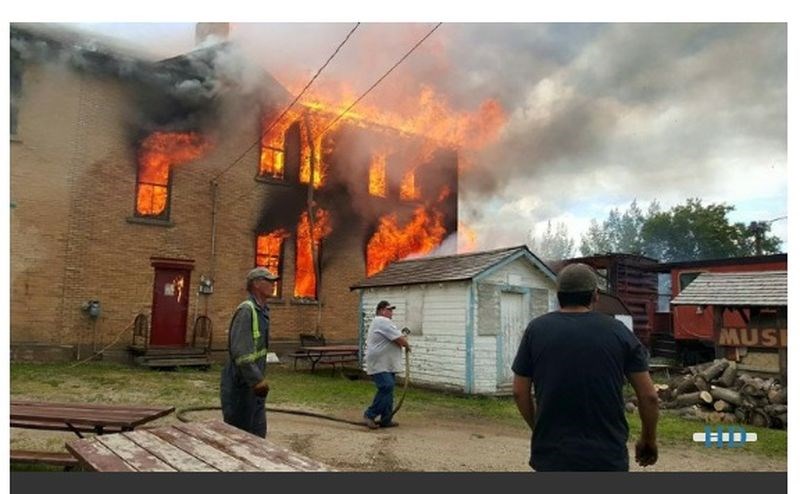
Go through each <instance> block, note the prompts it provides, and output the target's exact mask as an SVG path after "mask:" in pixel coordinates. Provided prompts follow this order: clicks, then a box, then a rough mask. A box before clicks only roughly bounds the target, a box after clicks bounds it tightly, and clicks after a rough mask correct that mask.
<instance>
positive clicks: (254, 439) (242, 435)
mask: <svg viewBox="0 0 800 494" xmlns="http://www.w3.org/2000/svg"><path fill="white" fill-rule="evenodd" d="M196 424H198V425H199V424H203V425H204V426H205V428H206V429H207V430H211V431H216V432H219V433H221V434H224V435H226V436H227V437H230V438H232V439H234V440H235V441H238V442H241V443H244V444H253V445H255V446H256V447H257V448H260V449H263V451H265V452H266V454H267V458H271V459H273V461H275V460H279V461H282V462H285V463H287V464H289V465H292V466H293V467H295V468H297V469H298V470H302V471H304V472H323V471H331V470H333V469H332V468H330V467H329V466H327V465H325V464H324V463H320V462H318V461H316V460H312V459H311V458H307V457H305V456H303V455H300V454H298V453H295V452H294V451H291V450H289V449H286V448H283V447H281V446H278V445H276V444H274V443H272V442H271V441H268V440H266V439H262V438H260V437H258V436H254V435H252V434H248V433H247V432H244V431H242V430H240V429H237V428H236V427H233V426H231V425H228V424H226V423H224V422H221V421H219V420H213V421H209V422H196ZM191 425H195V424H191Z"/></svg>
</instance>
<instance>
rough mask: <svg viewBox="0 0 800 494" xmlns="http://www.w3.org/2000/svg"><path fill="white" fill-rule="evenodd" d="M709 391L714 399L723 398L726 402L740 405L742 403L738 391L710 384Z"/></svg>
mask: <svg viewBox="0 0 800 494" xmlns="http://www.w3.org/2000/svg"><path fill="white" fill-rule="evenodd" d="M710 393H711V396H713V397H714V398H715V399H717V400H725V401H727V402H728V403H732V404H734V405H736V406H741V405H742V404H743V403H744V401H743V400H742V395H741V394H740V393H739V392H738V391H734V390H732V389H727V388H722V387H720V386H711V390H710Z"/></svg>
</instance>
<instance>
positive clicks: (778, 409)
mask: <svg viewBox="0 0 800 494" xmlns="http://www.w3.org/2000/svg"><path fill="white" fill-rule="evenodd" d="M788 410H789V409H788V407H787V406H786V405H767V406H765V407H764V412H766V413H767V415H783V414H784V413H787V412H788Z"/></svg>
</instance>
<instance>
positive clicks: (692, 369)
mask: <svg viewBox="0 0 800 494" xmlns="http://www.w3.org/2000/svg"><path fill="white" fill-rule="evenodd" d="M715 362H717V361H716V360H712V361H711V362H704V363H702V364H697V365H690V366H689V367H688V369H689V373H690V374H691V375H693V376H696V375H697V374H699V373H701V372H702V371H704V370H705V369H708V368H709V367H711V366H712V365H714V363H715Z"/></svg>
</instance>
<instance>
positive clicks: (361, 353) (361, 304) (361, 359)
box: [358, 290, 364, 368]
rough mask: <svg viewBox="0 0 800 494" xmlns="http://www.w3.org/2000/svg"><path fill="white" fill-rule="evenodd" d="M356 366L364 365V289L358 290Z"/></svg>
mask: <svg viewBox="0 0 800 494" xmlns="http://www.w3.org/2000/svg"><path fill="white" fill-rule="evenodd" d="M358 366H359V367H361V368H363V367H364V290H359V291H358Z"/></svg>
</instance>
